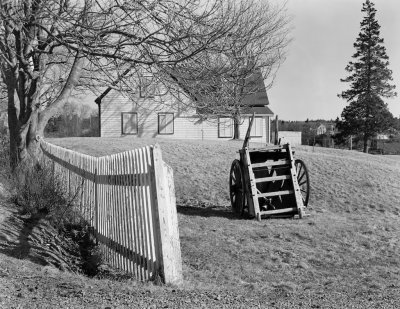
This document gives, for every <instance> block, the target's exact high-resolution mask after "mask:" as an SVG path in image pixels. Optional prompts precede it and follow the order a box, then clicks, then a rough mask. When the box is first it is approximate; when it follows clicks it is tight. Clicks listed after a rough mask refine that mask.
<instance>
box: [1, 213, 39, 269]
mask: <svg viewBox="0 0 400 309" xmlns="http://www.w3.org/2000/svg"><path fill="white" fill-rule="evenodd" d="M43 217H44V215H37V216H34V217H32V218H26V217H25V216H22V215H20V214H19V213H14V215H13V216H11V217H9V218H7V219H6V220H5V221H4V222H3V224H2V227H1V228H0V243H1V244H0V252H1V253H3V254H6V255H8V256H10V257H14V258H17V259H29V260H30V261H32V262H34V263H37V264H39V265H46V262H45V261H44V260H43V259H41V258H38V257H34V256H33V255H32V254H31V249H32V246H31V243H30V241H29V239H30V237H31V235H32V231H33V229H34V228H35V227H36V226H37V225H38V224H39V222H40V220H41V219H42V218H43Z"/></svg>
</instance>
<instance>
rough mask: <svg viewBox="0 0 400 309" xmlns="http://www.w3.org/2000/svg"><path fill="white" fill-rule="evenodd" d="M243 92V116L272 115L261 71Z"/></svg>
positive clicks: (246, 85) (253, 75)
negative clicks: (246, 93)
mask: <svg viewBox="0 0 400 309" xmlns="http://www.w3.org/2000/svg"><path fill="white" fill-rule="evenodd" d="M129 71H130V69H127V70H126V71H125V72H124V73H123V74H121V76H120V77H119V78H118V79H116V80H115V81H114V82H113V83H112V85H111V86H110V87H108V88H107V89H106V90H105V91H104V92H103V93H102V94H101V95H100V96H98V97H97V98H96V99H95V102H96V103H97V104H101V100H102V99H103V98H104V97H105V96H106V95H107V94H108V93H109V92H110V91H111V90H112V89H113V88H112V86H115V85H116V84H117V83H118V82H119V81H120V80H121V79H122V78H123V77H124V76H125V75H127V74H128V73H129ZM171 77H173V78H174V79H175V81H176V82H177V83H178V84H180V83H179V78H177V77H176V75H175V76H174V74H171ZM181 87H182V85H181ZM183 90H184V91H187V90H186V89H184V87H183ZM244 92H249V94H248V95H246V96H244V97H243V99H242V101H241V104H240V105H241V106H242V107H244V109H243V113H244V114H246V115H250V114H253V113H255V114H256V115H270V116H273V115H274V113H273V112H272V110H271V109H270V108H268V107H267V105H269V99H268V95H267V91H266V88H265V84H264V79H263V76H262V73H261V70H257V71H256V72H255V73H254V74H252V75H251V76H249V77H248V78H247V79H246V80H245V86H244ZM247 107H248V108H247Z"/></svg>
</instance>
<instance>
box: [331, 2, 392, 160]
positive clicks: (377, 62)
mask: <svg viewBox="0 0 400 309" xmlns="http://www.w3.org/2000/svg"><path fill="white" fill-rule="evenodd" d="M361 11H362V12H364V13H365V17H364V18H363V20H362V22H361V31H360V33H359V35H358V38H357V39H356V42H355V43H354V47H355V49H356V52H355V54H354V55H353V58H354V61H350V62H349V64H348V65H347V67H346V71H347V72H349V73H350V75H349V76H348V77H347V78H345V79H341V81H342V82H346V83H350V89H348V90H346V91H343V92H342V93H341V94H339V97H341V98H343V99H345V100H347V102H348V103H349V105H348V106H346V107H345V108H344V109H343V112H342V114H341V118H342V119H341V121H339V123H338V129H339V130H340V131H341V133H342V134H343V135H345V136H349V135H361V136H362V138H363V142H364V152H367V149H368V141H369V139H370V138H371V137H373V136H374V135H375V134H376V133H381V132H384V131H386V130H387V129H389V128H390V126H391V125H392V122H393V115H392V114H391V113H390V111H389V110H388V107H387V104H386V103H384V101H383V98H390V97H393V96H396V95H397V94H396V92H394V89H395V85H392V84H390V81H392V80H393V78H392V71H391V70H390V69H389V68H388V67H389V61H388V60H389V57H388V56H387V54H386V48H385V47H384V46H383V39H382V38H380V31H379V29H380V25H379V24H378V22H377V20H376V19H375V14H376V9H375V8H374V3H372V1H370V0H366V2H365V3H364V4H363V8H362V10H361Z"/></svg>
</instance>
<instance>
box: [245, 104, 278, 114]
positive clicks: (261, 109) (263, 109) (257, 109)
mask: <svg viewBox="0 0 400 309" xmlns="http://www.w3.org/2000/svg"><path fill="white" fill-rule="evenodd" d="M253 113H254V114H256V115H269V116H273V115H274V112H273V111H272V110H271V109H270V108H269V107H268V106H253V107H250V109H249V110H248V111H246V114H248V115H249V114H250V115H252V114H253Z"/></svg>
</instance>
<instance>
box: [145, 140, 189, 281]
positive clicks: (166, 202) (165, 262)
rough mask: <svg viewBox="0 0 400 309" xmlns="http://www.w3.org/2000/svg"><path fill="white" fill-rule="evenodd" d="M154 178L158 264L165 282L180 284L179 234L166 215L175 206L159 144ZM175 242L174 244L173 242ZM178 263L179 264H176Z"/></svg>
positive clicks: (154, 162)
mask: <svg viewBox="0 0 400 309" xmlns="http://www.w3.org/2000/svg"><path fill="white" fill-rule="evenodd" d="M152 163H153V164H152V167H153V172H154V179H155V190H156V195H155V196H156V205H154V206H155V207H156V209H155V211H154V214H155V224H154V225H155V227H156V232H157V233H158V235H156V237H158V238H159V239H160V244H161V248H160V251H159V253H160V264H161V265H160V266H161V268H162V273H163V274H164V279H165V283H167V284H182V282H183V277H182V271H180V269H181V267H182V265H181V257H180V256H179V257H178V256H177V255H178V254H180V251H178V252H175V251H174V249H176V248H177V244H176V242H179V235H174V232H175V231H177V230H178V226H174V222H177V219H176V221H175V219H174V220H171V219H170V218H169V217H168V212H169V210H168V209H169V208H171V207H175V208H176V205H171V201H173V200H172V199H170V197H169V186H167V184H166V181H167V180H166V179H167V176H166V175H165V170H164V166H163V164H164V162H163V161H162V155H161V149H160V146H159V145H157V144H156V145H155V146H154V148H153V162H152ZM174 242H175V244H174ZM178 264H179V265H178Z"/></svg>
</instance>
